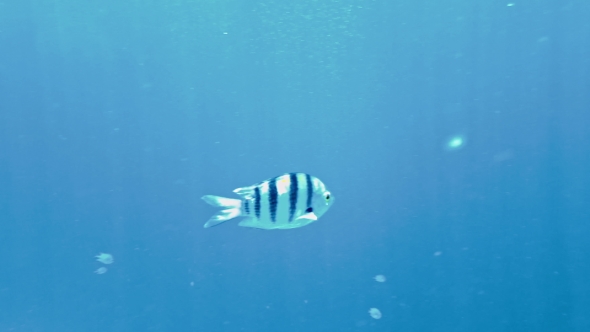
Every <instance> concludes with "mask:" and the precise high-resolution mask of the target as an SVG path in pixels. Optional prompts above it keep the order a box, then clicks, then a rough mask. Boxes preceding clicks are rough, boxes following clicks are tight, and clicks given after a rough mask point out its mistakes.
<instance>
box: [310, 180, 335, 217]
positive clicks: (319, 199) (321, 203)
mask: <svg viewBox="0 0 590 332" xmlns="http://www.w3.org/2000/svg"><path fill="white" fill-rule="evenodd" d="M332 204H334V195H333V194H332V193H331V192H330V191H329V190H328V189H327V188H326V186H324V184H323V183H321V185H320V186H318V187H317V188H315V190H314V194H313V198H312V208H313V214H315V215H316V217H317V218H320V217H321V216H322V215H323V214H324V213H326V211H328V209H329V208H330V207H331V206H332Z"/></svg>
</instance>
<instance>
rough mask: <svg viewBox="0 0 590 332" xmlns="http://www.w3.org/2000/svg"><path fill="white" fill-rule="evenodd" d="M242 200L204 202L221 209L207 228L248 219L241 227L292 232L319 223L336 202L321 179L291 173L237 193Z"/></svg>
mask: <svg viewBox="0 0 590 332" xmlns="http://www.w3.org/2000/svg"><path fill="white" fill-rule="evenodd" d="M234 193H236V194H238V195H239V196H240V197H241V199H234V198H225V197H219V196H213V195H205V196H203V197H202V198H203V200H204V201H205V202H207V203H209V204H211V205H213V206H215V207H219V208H221V209H222V210H221V211H220V212H219V213H217V214H215V215H214V216H212V217H211V218H210V219H209V220H208V221H207V222H206V223H205V226H204V227H205V228H209V227H212V226H215V225H219V224H221V223H222V222H224V221H227V220H230V219H233V218H236V217H245V218H244V219H243V220H242V221H240V223H239V224H238V225H240V226H244V227H254V228H261V229H291V228H297V227H302V226H305V225H307V224H309V223H312V222H314V221H316V220H318V218H319V217H321V216H322V215H323V214H324V213H326V211H328V209H329V208H330V206H331V205H332V203H334V196H332V194H331V193H330V192H329V191H328V189H326V186H325V185H324V183H323V182H322V181H320V180H319V179H318V178H316V177H313V176H311V175H309V174H305V173H289V174H284V175H281V176H277V177H274V178H272V179H268V180H266V181H262V182H261V183H258V184H255V185H253V186H249V187H243V188H238V189H236V190H234Z"/></svg>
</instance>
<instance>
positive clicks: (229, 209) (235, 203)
mask: <svg viewBox="0 0 590 332" xmlns="http://www.w3.org/2000/svg"><path fill="white" fill-rule="evenodd" d="M201 198H202V199H203V200H204V201H205V202H207V203H209V204H211V205H213V206H215V207H220V208H222V209H223V210H221V211H219V212H218V213H217V214H215V215H213V216H212V217H211V218H209V220H207V222H206V223H205V225H204V226H203V227H205V228H209V227H213V226H215V225H219V224H221V223H222V222H224V221H227V220H230V219H233V218H235V217H237V216H239V215H240V214H241V213H242V201H241V200H239V199H234V198H225V197H219V196H213V195H205V196H203V197H201Z"/></svg>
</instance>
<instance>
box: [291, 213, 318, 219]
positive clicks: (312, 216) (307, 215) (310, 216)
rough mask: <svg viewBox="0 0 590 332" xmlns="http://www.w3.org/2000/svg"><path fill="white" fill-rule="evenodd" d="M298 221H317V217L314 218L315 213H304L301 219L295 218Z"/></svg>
mask: <svg viewBox="0 0 590 332" xmlns="http://www.w3.org/2000/svg"><path fill="white" fill-rule="evenodd" d="M299 219H309V220H318V216H316V215H315V213H313V212H309V213H306V214H304V215H302V216H301V217H299V218H297V219H296V220H299Z"/></svg>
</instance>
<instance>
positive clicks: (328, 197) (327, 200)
mask: <svg viewBox="0 0 590 332" xmlns="http://www.w3.org/2000/svg"><path fill="white" fill-rule="evenodd" d="M324 198H325V199H326V202H329V201H330V193H329V192H326V193H325V194H324Z"/></svg>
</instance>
